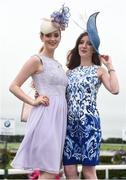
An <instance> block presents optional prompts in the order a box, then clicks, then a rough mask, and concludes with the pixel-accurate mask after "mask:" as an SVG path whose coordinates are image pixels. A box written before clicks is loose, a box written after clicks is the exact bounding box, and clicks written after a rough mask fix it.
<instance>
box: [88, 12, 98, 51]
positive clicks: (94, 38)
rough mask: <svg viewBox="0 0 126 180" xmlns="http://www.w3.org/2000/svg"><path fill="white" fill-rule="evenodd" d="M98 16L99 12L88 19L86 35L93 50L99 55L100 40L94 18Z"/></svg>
mask: <svg viewBox="0 0 126 180" xmlns="http://www.w3.org/2000/svg"><path fill="white" fill-rule="evenodd" d="M98 14H99V12H96V13H93V14H92V15H90V17H89V18H88V21H87V33H88V36H89V39H90V41H91V43H92V45H93V47H94V49H95V50H96V52H97V53H98V54H99V45H100V38H99V35H98V31H97V26H96V17H97V15H98Z"/></svg>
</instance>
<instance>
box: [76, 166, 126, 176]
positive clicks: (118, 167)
mask: <svg viewBox="0 0 126 180" xmlns="http://www.w3.org/2000/svg"><path fill="white" fill-rule="evenodd" d="M81 170H82V167H81V166H78V172H79V173H81ZM96 170H105V179H109V170H126V165H124V164H123V165H122V164H119V165H97V166H96Z"/></svg>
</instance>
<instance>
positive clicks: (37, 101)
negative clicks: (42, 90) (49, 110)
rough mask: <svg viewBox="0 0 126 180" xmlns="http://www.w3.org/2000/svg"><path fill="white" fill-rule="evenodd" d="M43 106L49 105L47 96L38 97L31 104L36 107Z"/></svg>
mask: <svg viewBox="0 0 126 180" xmlns="http://www.w3.org/2000/svg"><path fill="white" fill-rule="evenodd" d="M40 104H41V105H44V106H48V105H49V98H48V97H47V96H40V95H39V96H38V97H37V98H36V99H35V100H34V102H33V106H37V105H40Z"/></svg>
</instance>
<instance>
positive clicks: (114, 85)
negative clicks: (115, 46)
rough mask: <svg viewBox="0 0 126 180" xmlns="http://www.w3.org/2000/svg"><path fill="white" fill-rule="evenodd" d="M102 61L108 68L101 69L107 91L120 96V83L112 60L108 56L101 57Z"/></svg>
mask: <svg viewBox="0 0 126 180" xmlns="http://www.w3.org/2000/svg"><path fill="white" fill-rule="evenodd" d="M100 60H101V61H102V63H103V64H104V65H105V66H106V69H105V68H103V67H101V68H100V70H99V71H100V77H101V80H102V83H103V84H104V86H105V87H106V89H107V90H108V91H110V92H111V93H112V94H118V93H119V82H118V78H117V75H116V70H115V69H114V67H113V65H112V61H111V58H110V57H109V56H106V55H101V56H100Z"/></svg>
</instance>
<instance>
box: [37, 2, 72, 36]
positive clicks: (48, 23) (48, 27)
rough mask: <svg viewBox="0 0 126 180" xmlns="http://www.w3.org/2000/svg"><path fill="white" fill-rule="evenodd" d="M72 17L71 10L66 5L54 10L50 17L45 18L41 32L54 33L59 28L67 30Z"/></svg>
mask: <svg viewBox="0 0 126 180" xmlns="http://www.w3.org/2000/svg"><path fill="white" fill-rule="evenodd" d="M69 17H70V10H69V8H68V7H65V6H64V5H63V6H62V8H60V10H59V11H54V12H53V13H52V14H51V16H50V19H46V18H43V19H42V23H41V26H40V32H42V33H43V34H49V33H52V32H54V31H56V30H58V29H60V30H61V31H62V30H65V28H66V27H68V23H69Z"/></svg>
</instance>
